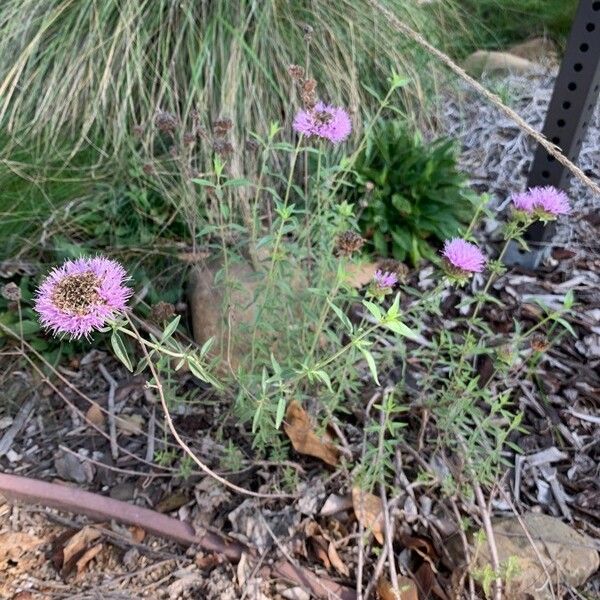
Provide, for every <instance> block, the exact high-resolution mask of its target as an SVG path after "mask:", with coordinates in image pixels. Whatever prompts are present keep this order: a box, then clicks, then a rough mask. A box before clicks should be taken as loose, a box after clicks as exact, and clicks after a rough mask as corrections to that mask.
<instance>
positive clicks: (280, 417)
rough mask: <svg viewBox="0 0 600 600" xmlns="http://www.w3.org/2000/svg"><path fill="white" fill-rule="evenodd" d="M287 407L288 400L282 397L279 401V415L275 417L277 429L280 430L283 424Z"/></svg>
mask: <svg viewBox="0 0 600 600" xmlns="http://www.w3.org/2000/svg"><path fill="white" fill-rule="evenodd" d="M285 407H286V400H285V396H283V395H282V396H281V397H280V398H279V401H278V402H277V413H276V415H275V429H279V427H280V426H281V423H282V422H283V417H284V416H285Z"/></svg>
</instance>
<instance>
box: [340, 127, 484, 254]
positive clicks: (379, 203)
mask: <svg viewBox="0 0 600 600" xmlns="http://www.w3.org/2000/svg"><path fill="white" fill-rule="evenodd" d="M456 155H457V152H456V147H455V144H454V142H453V141H452V140H449V139H443V138H442V139H438V140H435V141H433V142H430V143H427V142H424V141H423V139H422V138H421V137H420V136H419V135H417V134H415V135H413V134H411V133H409V132H407V131H406V129H405V128H404V127H403V126H402V125H401V124H400V123H398V122H396V121H385V122H380V123H379V124H378V125H377V126H375V127H374V128H373V130H372V133H371V135H370V137H369V140H368V142H367V144H366V146H365V149H364V150H363V151H362V152H361V154H360V155H359V156H358V159H357V161H356V165H355V186H354V188H353V190H352V192H351V197H352V199H353V200H354V201H356V202H359V203H361V204H363V205H364V210H363V211H362V213H361V215H360V226H361V229H362V231H363V235H365V237H366V238H367V239H369V240H370V242H371V243H372V246H373V248H374V250H375V252H377V254H380V255H382V256H393V257H394V258H396V259H397V260H406V259H407V258H409V259H410V260H411V261H412V263H413V264H417V263H418V262H419V261H420V260H421V258H424V257H428V258H432V257H433V256H434V254H435V248H436V247H437V246H438V244H439V242H442V241H444V240H446V239H448V238H451V237H454V236H456V235H457V234H458V233H459V230H460V228H461V226H462V225H464V224H466V223H467V222H468V221H469V220H470V219H471V217H472V215H473V211H474V205H475V203H476V201H477V196H476V194H475V193H473V192H472V191H471V190H470V189H469V187H468V185H467V177H466V175H465V174H464V173H461V172H460V171H459V170H458V166H457V156H456Z"/></svg>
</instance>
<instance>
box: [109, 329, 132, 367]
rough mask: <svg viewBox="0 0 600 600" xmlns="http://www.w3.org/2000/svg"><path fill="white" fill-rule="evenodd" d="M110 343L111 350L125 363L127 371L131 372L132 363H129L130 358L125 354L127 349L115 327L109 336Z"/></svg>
mask: <svg viewBox="0 0 600 600" xmlns="http://www.w3.org/2000/svg"><path fill="white" fill-rule="evenodd" d="M110 344H111V346H112V349H113V352H114V353H115V356H116V357H117V358H118V359H119V360H120V361H121V362H122V363H123V364H124V365H125V368H126V369H127V370H128V371H131V372H133V365H132V364H131V360H130V359H129V355H128V354H127V349H126V348H125V344H124V342H123V339H122V338H121V336H120V335H119V332H118V331H117V330H116V329H115V330H114V331H113V332H112V335H111V336H110Z"/></svg>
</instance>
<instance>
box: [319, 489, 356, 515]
mask: <svg viewBox="0 0 600 600" xmlns="http://www.w3.org/2000/svg"><path fill="white" fill-rule="evenodd" d="M349 508H352V495H351V494H346V495H345V496H338V495H337V494H330V495H329V496H328V498H327V500H325V504H323V508H322V509H321V512H320V513H319V514H320V515H321V516H324V517H325V516H331V515H334V514H335V513H338V512H342V511H343V510H348V509H349Z"/></svg>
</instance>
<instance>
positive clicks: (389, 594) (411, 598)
mask: <svg viewBox="0 0 600 600" xmlns="http://www.w3.org/2000/svg"><path fill="white" fill-rule="evenodd" d="M398 590H399V591H400V596H398V595H397V594H396V592H395V591H394V588H393V586H392V584H391V583H390V581H389V580H388V579H385V578H383V577H382V578H381V579H380V580H379V581H378V582H377V593H378V594H379V597H380V599H381V600H419V593H418V591H417V586H416V585H415V582H414V581H413V580H412V579H410V577H404V576H403V575H398Z"/></svg>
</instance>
